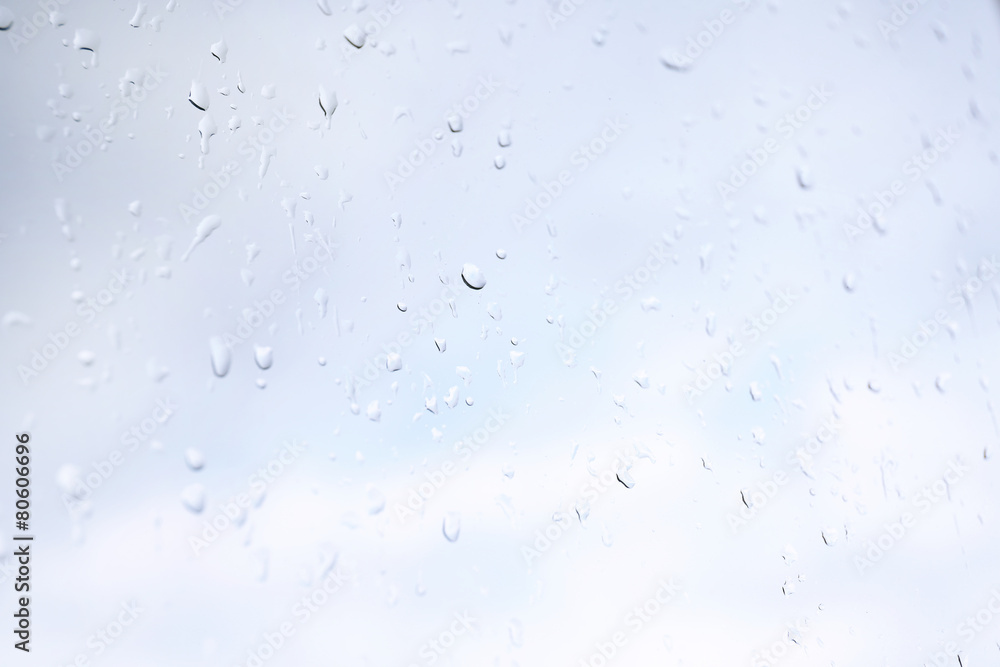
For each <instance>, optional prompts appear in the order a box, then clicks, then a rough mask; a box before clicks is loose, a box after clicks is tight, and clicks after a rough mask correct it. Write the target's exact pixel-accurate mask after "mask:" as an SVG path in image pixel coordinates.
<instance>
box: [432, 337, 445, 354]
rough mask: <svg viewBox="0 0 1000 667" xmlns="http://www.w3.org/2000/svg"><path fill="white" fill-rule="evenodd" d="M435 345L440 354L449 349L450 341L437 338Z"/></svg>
mask: <svg viewBox="0 0 1000 667" xmlns="http://www.w3.org/2000/svg"><path fill="white" fill-rule="evenodd" d="M434 345H435V346H436V347H437V349H438V352H444V351H445V350H447V349H448V341H446V340H445V339H444V338H435V339H434Z"/></svg>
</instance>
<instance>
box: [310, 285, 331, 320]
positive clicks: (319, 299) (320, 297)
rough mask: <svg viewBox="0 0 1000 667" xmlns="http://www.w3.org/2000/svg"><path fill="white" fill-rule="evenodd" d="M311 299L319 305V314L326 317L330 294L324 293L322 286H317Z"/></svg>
mask: <svg viewBox="0 0 1000 667" xmlns="http://www.w3.org/2000/svg"><path fill="white" fill-rule="evenodd" d="M313 301H315V302H316V305H317V306H318V307H319V316H320V317H326V308H327V305H328V304H329V303H330V295H329V294H327V293H326V290H325V289H323V288H322V287H320V288H317V290H316V292H315V293H314V294H313Z"/></svg>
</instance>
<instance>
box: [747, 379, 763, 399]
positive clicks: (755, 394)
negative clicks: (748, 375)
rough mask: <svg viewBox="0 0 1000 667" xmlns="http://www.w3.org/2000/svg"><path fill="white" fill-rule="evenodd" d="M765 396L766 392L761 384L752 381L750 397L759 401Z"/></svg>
mask: <svg viewBox="0 0 1000 667" xmlns="http://www.w3.org/2000/svg"><path fill="white" fill-rule="evenodd" d="M763 396H764V392H763V391H762V390H761V388H760V385H759V384H757V383H756V382H751V383H750V398H752V399H753V400H755V401H759V400H760V399H761V398H763Z"/></svg>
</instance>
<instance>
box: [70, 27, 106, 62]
mask: <svg viewBox="0 0 1000 667" xmlns="http://www.w3.org/2000/svg"><path fill="white" fill-rule="evenodd" d="M100 45H101V38H100V36H98V34H97V33H96V32H94V31H93V30H87V29H86V28H77V30H76V33H75V34H74V35H73V48H74V49H79V50H81V51H90V53H91V55H90V66H91V67H97V49H98V47H100Z"/></svg>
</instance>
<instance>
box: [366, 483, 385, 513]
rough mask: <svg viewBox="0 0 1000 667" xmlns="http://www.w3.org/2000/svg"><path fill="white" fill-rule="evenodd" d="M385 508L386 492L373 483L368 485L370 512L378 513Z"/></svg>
mask: <svg viewBox="0 0 1000 667" xmlns="http://www.w3.org/2000/svg"><path fill="white" fill-rule="evenodd" d="M384 509H385V494H384V493H382V492H381V491H379V490H378V489H376V488H375V487H374V486H373V485H371V484H369V485H368V513H369V514H371V515H373V516H374V515H376V514H378V513H380V512H381V511H382V510H384Z"/></svg>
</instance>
